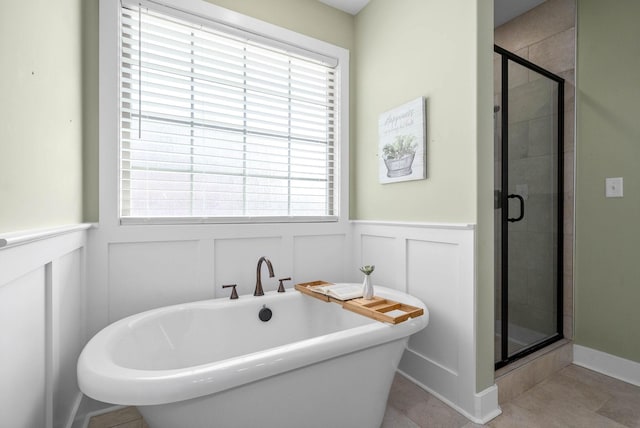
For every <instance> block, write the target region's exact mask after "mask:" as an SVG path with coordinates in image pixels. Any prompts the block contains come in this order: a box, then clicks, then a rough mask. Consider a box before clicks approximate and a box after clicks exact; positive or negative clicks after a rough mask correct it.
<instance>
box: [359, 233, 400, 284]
mask: <svg viewBox="0 0 640 428" xmlns="http://www.w3.org/2000/svg"><path fill="white" fill-rule="evenodd" d="M398 245H400V248H398ZM402 246H404V241H402V240H400V239H397V238H395V237H390V236H375V235H361V236H360V248H361V253H362V254H361V257H360V266H364V265H374V266H375V267H376V269H375V271H373V274H372V277H371V278H372V280H373V284H374V285H375V284H380V285H383V286H385V287H389V288H395V289H396V290H400V291H407V290H406V281H405V273H406V272H405V271H404V270H403V269H398V267H399V266H404V263H403V258H404V248H402ZM360 277H362V275H360Z"/></svg>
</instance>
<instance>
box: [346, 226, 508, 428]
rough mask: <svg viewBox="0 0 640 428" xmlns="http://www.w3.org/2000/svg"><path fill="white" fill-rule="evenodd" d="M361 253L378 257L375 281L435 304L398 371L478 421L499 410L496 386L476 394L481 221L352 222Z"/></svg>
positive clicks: (366, 259) (371, 259)
mask: <svg viewBox="0 0 640 428" xmlns="http://www.w3.org/2000/svg"><path fill="white" fill-rule="evenodd" d="M353 241H354V244H355V248H354V254H355V257H356V260H359V261H360V263H362V264H364V263H366V264H375V265H376V270H375V272H374V274H373V282H374V284H376V283H377V284H381V285H387V286H390V287H393V288H398V289H400V290H404V291H407V292H408V293H409V294H412V295H414V296H416V297H418V298H419V299H421V300H422V301H423V302H424V303H425V304H426V305H427V308H428V310H429V316H430V320H429V325H428V326H427V327H426V328H425V329H424V330H422V331H420V332H418V333H416V334H414V335H413V336H412V337H411V338H410V339H409V345H408V347H407V350H406V351H405V353H404V355H403V358H402V361H401V362H400V370H401V371H402V372H403V373H404V374H406V375H407V376H408V377H409V378H411V379H413V380H414V381H415V382H416V383H417V384H419V385H421V386H422V387H423V388H425V389H427V390H429V391H430V392H432V393H433V394H435V395H436V396H438V397H440V398H441V399H443V400H444V401H446V402H447V403H449V404H450V405H451V406H453V407H454V408H456V409H457V410H459V411H460V412H461V413H463V414H464V415H465V416H467V417H468V418H470V419H472V420H473V421H474V422H485V421H487V420H489V419H491V418H492V417H495V415H496V414H497V413H499V412H500V410H499V408H498V407H497V403H498V401H497V389H496V388H495V387H492V388H488V389H487V390H486V391H482V392H481V393H476V390H475V389H476V349H475V348H476V339H475V328H476V319H475V303H476V296H475V293H476V290H475V228H474V226H473V225H438V224H416V223H395V222H367V221H358V222H354V230H353Z"/></svg>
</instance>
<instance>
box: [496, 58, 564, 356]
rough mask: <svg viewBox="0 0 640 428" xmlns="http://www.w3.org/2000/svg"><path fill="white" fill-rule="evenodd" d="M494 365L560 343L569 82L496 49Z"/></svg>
mask: <svg viewBox="0 0 640 428" xmlns="http://www.w3.org/2000/svg"><path fill="white" fill-rule="evenodd" d="M494 57H495V61H494V63H495V75H496V85H495V87H496V88H495V91H496V96H495V101H496V105H495V107H494V116H495V126H494V130H495V135H496V141H495V147H496V150H495V162H496V165H495V171H496V172H495V182H496V191H495V201H494V202H495V208H496V209H495V213H496V215H495V221H496V228H495V229H496V242H495V244H496V334H495V343H496V347H495V356H496V357H495V364H496V368H500V367H502V366H504V365H506V364H508V363H510V362H512V361H515V360H517V359H519V358H521V357H523V356H525V355H527V354H529V353H531V352H534V351H536V350H538V349H540V348H542V347H544V346H546V345H548V344H550V343H551V342H554V341H556V340H559V339H561V338H562V248H563V246H562V224H563V221H562V202H563V197H562V196H563V189H562V183H563V180H562V177H563V171H562V165H563V159H562V151H563V150H562V136H563V109H564V107H563V106H564V100H563V92H564V80H563V79H562V78H560V77H558V76H556V75H554V74H552V73H550V72H548V71H546V70H544V69H542V68H540V67H538V66H536V65H534V64H532V63H530V62H529V61H526V60H524V59H522V58H520V57H518V56H516V55H513V54H512V53H510V52H508V51H505V50H504V49H502V48H499V47H497V46H496V47H495V54H494Z"/></svg>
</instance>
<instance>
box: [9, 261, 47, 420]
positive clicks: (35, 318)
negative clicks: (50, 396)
mask: <svg viewBox="0 0 640 428" xmlns="http://www.w3.org/2000/svg"><path fill="white" fill-rule="evenodd" d="M45 342H46V337H45V268H44V266H43V267H41V268H39V269H36V270H34V271H31V272H29V273H25V275H24V276H22V277H20V278H17V279H15V280H13V281H11V282H9V283H5V284H1V285H0V355H1V356H2V364H0V379H1V381H0V415H2V416H1V418H2V421H1V422H0V425H3V426H7V427H44V426H45V420H46V411H45V410H46V394H45V386H46V385H45V380H46V375H45V364H46V360H45Z"/></svg>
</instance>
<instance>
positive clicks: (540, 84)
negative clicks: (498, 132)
mask: <svg viewBox="0 0 640 428" xmlns="http://www.w3.org/2000/svg"><path fill="white" fill-rule="evenodd" d="M510 92H511V93H510V96H509V123H516V122H521V121H524V120H531V119H535V118H538V117H543V116H549V115H551V114H552V113H553V103H552V97H551V82H550V81H549V80H547V79H537V80H534V81H531V82H529V83H527V84H525V85H521V86H518V87H516V88H513V89H512V90H511V91H510Z"/></svg>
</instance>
